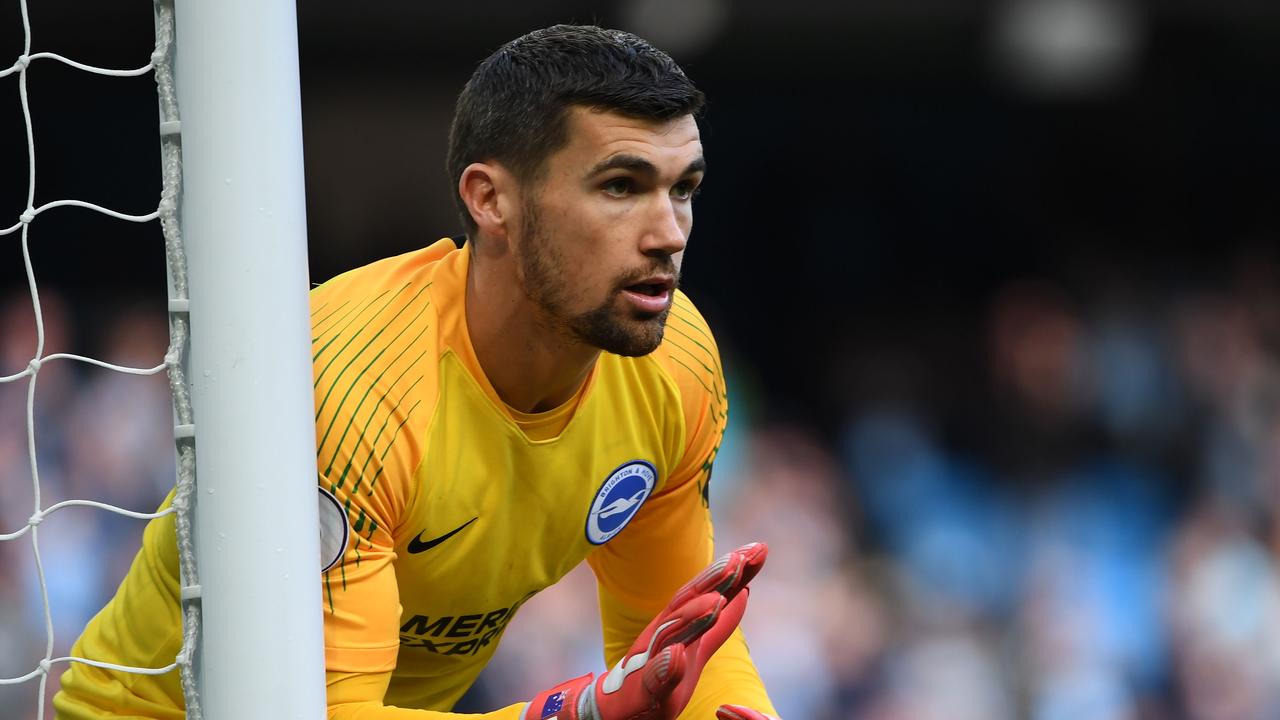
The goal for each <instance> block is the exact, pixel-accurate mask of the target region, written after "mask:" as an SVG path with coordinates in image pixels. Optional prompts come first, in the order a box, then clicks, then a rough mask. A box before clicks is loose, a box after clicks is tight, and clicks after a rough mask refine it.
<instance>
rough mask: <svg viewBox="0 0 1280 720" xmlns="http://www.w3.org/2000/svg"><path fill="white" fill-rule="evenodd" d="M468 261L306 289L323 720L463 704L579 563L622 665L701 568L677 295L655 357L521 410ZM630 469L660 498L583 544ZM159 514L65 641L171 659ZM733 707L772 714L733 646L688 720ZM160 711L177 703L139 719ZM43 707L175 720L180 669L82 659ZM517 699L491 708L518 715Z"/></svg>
mask: <svg viewBox="0 0 1280 720" xmlns="http://www.w3.org/2000/svg"><path fill="white" fill-rule="evenodd" d="M469 259H470V251H469V250H468V249H462V250H458V249H456V248H455V247H454V245H453V243H452V241H450V240H447V239H446V240H442V241H440V242H438V243H436V244H434V245H432V246H430V247H427V248H424V249H422V250H420V251H417V252H413V253H408V254H406V255H401V256H398V257H394V258H388V259H385V260H382V261H379V262H376V263H373V264H371V265H368V266H365V267H363V268H359V269H357V270H353V271H351V272H348V273H345V274H343V275H340V276H338V277H336V278H334V279H333V280H330V281H329V282H327V283H325V284H324V285H322V286H320V287H318V288H316V289H315V290H314V291H313V292H312V311H313V315H312V318H313V343H314V345H313V349H314V358H315V367H314V377H315V388H316V395H315V397H316V439H317V447H318V452H317V470H318V477H319V482H320V484H321V486H322V487H324V488H325V489H327V490H329V491H330V492H332V493H333V494H334V495H335V496H336V497H337V498H338V500H339V502H340V504H341V505H342V506H343V507H344V508H345V509H346V513H347V518H348V522H349V524H350V527H351V530H352V533H351V536H352V537H351V541H350V542H349V544H348V546H347V550H346V553H345V555H344V556H343V558H342V559H341V560H340V561H339V563H338V564H337V565H335V566H334V567H333V568H332V569H330V570H329V571H328V572H326V573H324V576H323V580H322V581H323V593H324V622H325V659H326V666H327V669H328V672H329V674H328V681H329V689H328V694H329V704H330V709H329V716H330V718H335V719H339V718H341V719H349V718H359V719H362V720H379V719H384V720H392V719H394V718H404V720H408V718H410V717H413V718H422V719H423V720H427V719H429V718H433V717H442V718H443V717H446V716H454V715H453V714H451V713H448V712H447V711H448V710H449V709H450V708H452V707H453V705H454V703H456V702H457V700H458V699H459V698H460V697H461V696H462V694H463V693H464V692H465V691H466V690H467V688H468V687H469V686H470V685H471V683H472V682H473V681H474V679H475V677H476V675H478V674H479V672H480V670H481V669H482V668H483V667H484V665H485V663H486V662H487V661H488V660H489V658H490V657H491V656H492V654H493V652H494V650H495V648H496V647H497V641H498V639H499V638H500V637H501V634H502V631H503V630H504V629H505V627H506V625H507V623H508V622H509V621H510V619H511V618H512V616H513V615H514V614H515V612H516V610H517V609H518V608H519V607H520V605H522V604H523V603H524V602H525V601H527V600H528V599H529V598H530V597H532V596H533V595H534V594H535V593H537V592H538V591H539V590H542V589H543V588H545V587H547V586H549V585H551V584H553V583H555V582H556V581H557V580H559V579H560V578H561V577H563V576H564V575H565V574H566V573H567V572H569V570H571V569H572V568H573V567H575V566H576V565H577V564H578V563H580V562H582V561H583V560H584V559H586V560H588V562H590V564H591V567H592V569H593V570H594V571H595V573H596V576H597V578H598V581H599V584H600V598H601V613H602V618H603V624H604V629H605V630H604V632H605V643H606V654H607V655H608V658H609V660H610V661H611V662H612V661H616V660H617V659H618V656H619V655H620V654H621V652H622V651H623V650H624V649H625V648H626V646H628V645H629V644H630V642H631V639H632V638H634V637H635V636H636V634H637V633H638V632H639V631H640V630H641V629H642V628H643V627H644V626H645V625H646V624H647V623H648V621H649V620H650V619H651V618H652V616H653V614H654V613H655V612H656V611H657V610H659V609H660V608H662V607H663V606H664V605H665V604H666V602H667V601H668V600H669V599H670V597H671V595H672V593H673V592H674V590H675V589H676V588H677V587H679V586H680V585H681V584H683V583H684V582H685V581H686V580H688V579H689V578H690V577H692V576H693V575H695V574H696V573H697V572H698V571H699V570H701V569H702V568H703V567H704V566H706V565H707V564H708V563H709V562H710V561H711V559H712V553H713V550H712V534H711V521H710V513H709V511H708V510H707V507H706V484H707V482H708V481H709V478H710V468H711V463H712V461H713V460H714V458H715V453H716V450H717V448H718V445H719V442H720V438H721V436H722V434H723V431H724V424H725V413H726V411H727V402H726V400H725V395H724V379H723V374H722V372H721V371H720V367H719V356H718V353H717V351H716V348H715V344H714V341H713V340H712V338H711V334H710V331H709V330H708V329H707V327H706V323H705V321H704V320H703V319H702V318H701V316H700V315H698V313H697V311H696V309H694V307H693V305H692V304H691V303H690V302H689V300H688V298H686V297H685V296H684V295H683V294H680V293H677V297H676V302H675V307H674V308H673V310H672V313H671V316H670V320H669V322H668V326H667V333H666V337H665V340H664V342H663V344H662V346H661V347H659V348H658V350H656V351H655V352H654V353H652V354H650V355H648V356H646V357H643V358H624V357H619V356H615V355H610V354H607V353H605V354H602V355H601V356H600V359H599V360H598V362H597V364H596V367H595V368H594V369H593V371H592V373H591V375H590V377H589V379H588V381H587V383H586V384H585V385H584V387H583V389H582V391H581V392H580V393H578V394H577V395H576V396H575V397H574V398H572V399H570V400H569V401H568V402H566V403H565V404H564V405H563V406H561V407H560V408H557V409H555V410H552V411H549V412H548V413H543V414H539V415H524V414H520V413H515V412H513V411H512V410H511V409H510V408H508V407H507V406H506V405H505V404H504V403H503V402H502V400H501V398H500V397H499V396H498V395H497V393H496V392H495V391H494V389H493V387H492V386H491V385H490V384H489V382H488V380H487V379H486V378H485V375H484V373H483V372H482V371H481V369H480V366H479V363H478V362H477V360H476V358H475V354H474V351H473V350H472V347H471V342H470V339H469V337H468V335H467V326H466V320H465V316H464V310H465V304H464V302H463V298H464V292H465V287H466V283H465V280H466V275H467V265H468V262H469ZM636 461H643V462H644V463H647V465H648V466H649V467H651V468H652V471H653V473H654V476H655V479H654V487H653V489H652V492H651V494H649V495H648V496H647V498H646V499H645V500H644V501H643V504H642V505H641V506H640V508H639V510H638V511H635V513H634V515H633V516H632V517H631V519H630V522H629V524H626V525H625V526H623V527H622V530H621V531H620V532H618V533H617V534H616V535H615V536H613V537H611V538H609V539H608V540H607V541H606V542H604V543H603V544H601V545H595V544H593V542H592V541H591V539H589V537H588V527H600V528H603V527H605V523H604V522H603V520H600V521H597V520H594V519H592V517H591V516H590V515H589V513H590V512H591V510H592V507H593V504H596V505H597V506H598V505H599V504H600V503H599V502H598V501H597V495H598V494H600V493H602V490H603V488H604V486H605V485H606V480H608V479H610V478H616V477H618V473H619V472H630V471H629V470H625V468H635V467H638V466H637V465H635V463H636ZM619 487H621V486H619ZM637 497H638V496H637ZM610 498H611V499H612V496H610ZM600 502H602V500H601V501H600ZM624 504H625V503H624ZM632 504H633V505H634V503H632ZM597 512H599V510H598V511H597ZM624 516H625V515H624ZM599 517H606V516H605V515H604V514H601V515H600V516H599ZM166 520H167V519H166ZM166 520H160V521H156V522H154V523H153V524H152V527H151V528H148V531H147V535H146V540H145V541H144V547H143V549H142V551H141V553H140V554H139V559H138V561H137V562H135V566H134V570H133V571H131V572H130V575H129V577H127V578H126V580H125V582H124V584H123V586H122V587H121V590H120V592H119V593H118V594H117V596H116V598H115V599H113V600H112V602H111V603H110V604H109V605H108V606H107V607H106V608H105V609H104V610H103V611H102V613H100V614H99V615H98V617H96V618H95V619H94V620H93V622H91V623H90V625H89V627H88V628H87V629H86V631H85V634H84V636H83V637H82V638H81V640H80V642H79V643H78V644H77V648H81V647H83V648H84V650H85V652H86V653H88V654H89V656H90V657H117V658H119V659H121V660H123V661H126V662H132V661H136V660H139V659H140V658H141V657H142V655H143V654H148V656H147V659H144V660H140V661H141V662H143V663H144V664H145V663H146V662H147V661H148V660H151V659H153V658H160V659H159V660H158V661H157V662H162V663H163V662H167V661H168V660H166V659H165V658H172V657H173V654H174V653H175V652H176V651H177V649H178V644H179V642H180V637H179V630H178V616H177V611H176V600H175V598H176V588H177V580H176V561H175V560H174V558H173V555H174V549H173V530H172V521H171V520H168V522H167V523H166ZM611 522H614V521H611ZM592 523H597V525H592ZM445 536H448V537H447V538H446V537H445ZM442 538H443V539H442ZM436 540H439V542H438V544H437V543H435V542H434V541H436ZM428 546H429V547H428ZM155 617H161V618H164V622H162V623H156V622H155V621H154V620H153V619H152V618H155ZM144 618H145V620H144ZM126 626H127V627H130V628H133V629H135V632H136V629H137V628H140V627H141V628H145V629H146V632H144V633H143V635H142V636H141V637H139V638H129V639H122V638H121V636H120V635H121V633H119V632H114V630H115V629H116V628H123V627H126ZM563 679H564V678H551V677H549V678H547V684H548V687H550V686H551V685H553V684H555V683H557V682H559V681H561V680H563ZM724 702H733V703H738V704H743V705H748V706H752V707H756V708H758V709H760V710H762V711H766V712H773V708H772V706H771V705H770V704H769V702H768V699H767V698H766V697H765V694H764V690H763V687H762V686H761V684H760V682H759V679H758V677H757V676H756V674H755V671H754V669H753V668H752V666H751V664H750V659H749V658H748V657H747V653H746V647H745V645H744V644H743V643H742V642H741V639H740V637H739V636H735V638H733V639H731V640H730V642H729V643H727V644H726V646H725V648H724V649H723V650H722V651H721V652H720V653H718V654H717V655H716V657H715V658H713V659H712V661H711V664H710V665H709V666H708V668H707V670H706V672H705V673H704V675H703V680H702V682H701V683H700V684H699V687H698V691H697V693H695V697H694V701H693V704H692V705H691V707H690V709H689V710H688V711H687V712H686V713H685V714H684V715H682V717H686V718H693V717H697V718H712V717H714V708H715V707H716V706H717V705H718V704H720V703H724ZM153 704H159V705H161V706H162V707H163V708H165V710H164V712H166V713H168V714H161V713H152V714H148V713H151V710H150V707H151V705H153ZM55 705H56V706H57V708H58V711H59V714H60V716H61V717H66V718H81V717H103V716H117V717H119V716H130V715H145V716H148V717H180V713H179V711H177V708H179V707H180V706H181V695H180V693H179V692H178V691H177V679H176V677H174V676H173V675H169V676H164V677H162V678H129V679H128V680H125V681H121V680H119V679H117V678H116V677H115V674H114V673H109V672H106V671H101V672H93V673H90V672H81V671H78V670H77V671H76V672H69V673H67V674H66V675H64V678H63V691H62V692H61V693H60V694H59V695H58V697H57V698H56V699H55ZM521 707H522V706H520V705H514V706H511V707H508V708H504V709H502V710H497V711H495V712H492V713H488V714H485V715H484V716H482V717H486V718H495V719H499V718H501V719H503V720H509V719H513V718H516V717H517V716H518V715H519V713H520V712H521ZM84 708H93V710H92V711H91V712H90V711H89V710H86V709H84ZM422 710H430V711H433V712H426V713H424V712H422Z"/></svg>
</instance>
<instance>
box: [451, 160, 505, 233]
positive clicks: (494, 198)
mask: <svg viewBox="0 0 1280 720" xmlns="http://www.w3.org/2000/svg"><path fill="white" fill-rule="evenodd" d="M516 191H517V187H516V182H515V177H514V176H512V174H511V172H510V171H508V170H507V169H506V168H504V167H502V166H501V165H499V164H497V163H471V164H470V165H468V166H467V167H466V169H465V170H463V171H462V176H461V177H459V178H458V195H459V196H460V197H461V198H462V202H463V203H465V204H466V206H467V211H468V212H470V213H471V219H472V220H475V223H476V230H477V233H478V234H480V235H483V236H485V237H490V238H495V239H500V240H505V239H506V238H507V234H508V228H509V227H510V226H511V223H512V222H515V221H516V220H517V219H516V217H515V215H514V213H515V212H516V208H517V207H519V204H518V203H517V202H516Z"/></svg>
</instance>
